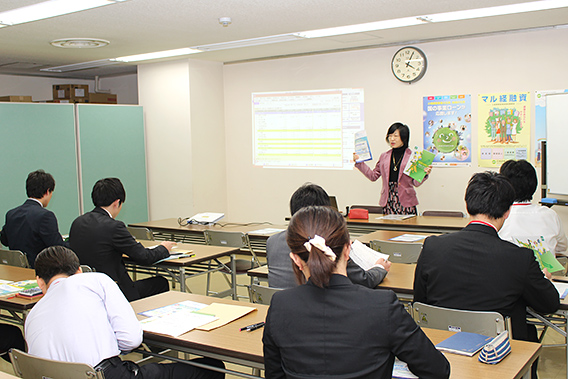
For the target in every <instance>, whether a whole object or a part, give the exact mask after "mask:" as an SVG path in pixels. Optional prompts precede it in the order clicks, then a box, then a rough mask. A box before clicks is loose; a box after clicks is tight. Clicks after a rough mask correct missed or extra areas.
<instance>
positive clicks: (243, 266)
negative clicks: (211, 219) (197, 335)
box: [204, 230, 260, 300]
mask: <svg viewBox="0 0 568 379" xmlns="http://www.w3.org/2000/svg"><path fill="white" fill-rule="evenodd" d="M204 234H205V243H206V244H207V245H212V246H224V247H236V248H239V249H244V250H248V251H249V252H250V254H251V256H252V258H251V260H248V259H235V258H234V256H233V257H231V272H230V274H231V281H229V280H228V279H227V276H226V274H229V272H227V270H221V272H222V273H223V274H225V279H226V280H227V282H228V283H229V285H230V286H231V287H232V289H233V300H238V297H239V296H237V286H239V285H238V284H237V275H243V274H246V273H247V272H248V270H250V269H251V268H255V267H259V266H260V261H259V260H258V257H257V256H256V253H255V252H254V250H253V248H252V246H251V244H250V240H249V236H248V234H246V233H243V232H225V231H220V230H205V231H204ZM210 275H211V274H210V273H208V274H207V290H206V291H207V292H206V295H207V296H209V294H210V293H212V292H211V291H209V287H210V282H211V281H210ZM251 280H252V279H251ZM240 286H241V287H243V286H242V285H240ZM241 297H243V298H248V297H246V296H241Z"/></svg>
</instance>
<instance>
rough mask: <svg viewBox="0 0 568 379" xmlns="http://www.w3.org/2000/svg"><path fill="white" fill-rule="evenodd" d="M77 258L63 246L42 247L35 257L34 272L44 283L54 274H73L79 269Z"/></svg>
mask: <svg viewBox="0 0 568 379" xmlns="http://www.w3.org/2000/svg"><path fill="white" fill-rule="evenodd" d="M79 265H80V263H79V258H77V255H75V253H74V252H73V251H72V250H71V249H68V248H66V247H65V246H50V247H47V248H45V249H43V250H42V251H41V252H40V253H39V254H38V255H37V257H36V259H35V264H34V267H35V273H36V276H39V277H40V278H41V279H43V281H44V282H45V283H49V281H50V280H51V278H53V277H54V276H55V275H59V274H65V275H67V276H71V275H74V274H75V273H76V272H77V270H78V269H79Z"/></svg>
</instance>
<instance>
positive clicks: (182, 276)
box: [179, 266, 185, 292]
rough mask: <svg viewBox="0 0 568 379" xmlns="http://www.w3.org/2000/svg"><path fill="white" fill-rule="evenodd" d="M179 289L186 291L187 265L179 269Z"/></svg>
mask: <svg viewBox="0 0 568 379" xmlns="http://www.w3.org/2000/svg"><path fill="white" fill-rule="evenodd" d="M179 290H180V291H181V292H185V267H183V266H182V267H180V269H179Z"/></svg>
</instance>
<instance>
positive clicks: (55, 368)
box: [10, 349, 105, 379]
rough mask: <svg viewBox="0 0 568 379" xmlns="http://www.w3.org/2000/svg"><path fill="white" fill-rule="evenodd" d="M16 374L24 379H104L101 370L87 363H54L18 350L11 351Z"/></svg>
mask: <svg viewBox="0 0 568 379" xmlns="http://www.w3.org/2000/svg"><path fill="white" fill-rule="evenodd" d="M10 359H11V360H12V367H13V368H14V372H15V373H16V375H17V376H18V377H20V378H24V379H43V378H54V379H104V377H105V376H104V373H103V372H102V371H101V370H95V369H94V368H93V367H91V366H89V365H87V364H85V363H72V362H61V361H53V360H51V359H44V358H39V357H34V356H32V355H30V354H27V353H24V352H23V351H20V350H18V349H11V350H10Z"/></svg>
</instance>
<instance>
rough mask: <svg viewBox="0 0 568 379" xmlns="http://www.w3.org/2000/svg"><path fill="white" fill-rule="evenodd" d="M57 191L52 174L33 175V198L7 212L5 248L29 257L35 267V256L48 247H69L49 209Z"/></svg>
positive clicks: (3, 236) (0, 238)
mask: <svg viewBox="0 0 568 379" xmlns="http://www.w3.org/2000/svg"><path fill="white" fill-rule="evenodd" d="M54 189H55V180H54V179H53V176H51V174H48V173H46V172H45V171H43V170H37V171H34V172H30V174H29V175H28V178H27V179H26V193H27V195H28V197H29V199H27V200H26V201H25V202H24V204H22V205H20V206H19V207H17V208H14V209H12V210H10V211H8V213H6V224H5V225H4V227H3V228H2V232H0V241H1V242H2V245H4V246H8V248H9V249H10V250H20V251H22V252H23V253H24V254H26V256H27V258H28V262H29V263H30V266H31V267H32V268H33V267H34V261H35V257H36V256H37V255H38V254H39V252H40V251H42V250H43V249H45V248H46V247H49V246H54V245H60V246H68V244H67V243H66V242H65V241H63V238H62V237H61V234H60V233H59V227H58V226H57V218H55V214H54V213H53V212H51V211H49V210H47V209H45V207H47V205H48V204H49V201H50V200H51V196H53V190H54Z"/></svg>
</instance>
